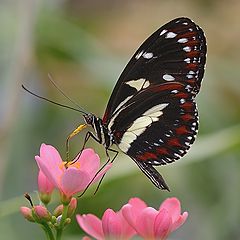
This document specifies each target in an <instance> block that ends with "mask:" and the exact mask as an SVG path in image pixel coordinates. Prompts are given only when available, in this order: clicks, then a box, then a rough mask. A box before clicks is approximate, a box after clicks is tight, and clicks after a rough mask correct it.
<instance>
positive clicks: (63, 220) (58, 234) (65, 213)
mask: <svg viewBox="0 0 240 240" xmlns="http://www.w3.org/2000/svg"><path fill="white" fill-rule="evenodd" d="M68 207H69V204H68V205H65V204H63V212H62V218H61V221H60V224H59V226H58V227H57V238H56V240H61V237H62V232H63V228H64V223H65V220H66V218H67V213H68Z"/></svg>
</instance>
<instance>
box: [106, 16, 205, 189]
mask: <svg viewBox="0 0 240 240" xmlns="http://www.w3.org/2000/svg"><path fill="white" fill-rule="evenodd" d="M205 61H206V40H205V37H204V33H203V31H202V30H201V29H200V28H199V27H198V26H197V25H196V24H195V23H193V22H192V21H191V20H190V19H188V18H177V19H175V20H172V21H170V22H169V23H167V24H165V25H164V26H162V27H161V28H159V29H158V30H157V31H156V32H154V33H153V34H152V35H151V36H150V37H149V38H148V39H147V40H146V41H145V42H143V44H142V45H141V46H140V47H139V49H138V50H137V51H136V53H135V54H134V55H133V57H132V58H131V60H130V61H129V63H128V64H127V66H126V68H125V69H124V71H123V72H122V74H121V75H120V77H119V80H118V82H117V84H116V86H115V88H114V90H113V93H112V95H111V97H110V100H109V102H108V105H107V108H106V111H105V114H104V116H103V125H104V126H105V127H106V128H107V129H108V131H109V133H110V134H111V136H113V143H115V144H117V145H118V147H119V148H120V149H121V150H122V151H123V152H124V153H126V154H127V155H128V156H130V157H131V158H132V159H133V160H134V161H135V162H136V163H137V165H138V166H139V168H140V169H141V170H142V171H143V172H144V173H145V175H146V176H147V177H148V178H149V179H150V180H151V181H152V182H153V183H154V184H155V186H157V187H158V188H161V189H168V187H167V184H166V183H165V182H164V180H163V178H162V176H161V175H160V173H159V172H158V171H156V169H155V168H154V167H153V166H154V165H164V164H167V163H171V162H173V161H175V160H177V159H179V158H180V157H182V156H183V155H184V154H185V153H186V152H187V150H188V149H189V147H190V145H191V144H192V143H193V142H194V140H195V135H196V133H197V130H198V112H197V108H196V103H195V97H196V94H197V93H198V92H199V89H200V86H201V81H202V78H203V74H204V65H205Z"/></svg>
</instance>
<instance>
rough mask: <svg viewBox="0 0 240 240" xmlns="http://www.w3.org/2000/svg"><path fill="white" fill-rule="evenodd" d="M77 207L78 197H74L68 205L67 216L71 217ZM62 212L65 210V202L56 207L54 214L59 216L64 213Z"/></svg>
mask: <svg viewBox="0 0 240 240" xmlns="http://www.w3.org/2000/svg"><path fill="white" fill-rule="evenodd" d="M76 208H77V199H76V198H72V199H71V201H70V203H69V206H68V213H67V216H68V217H71V216H72V215H73V214H74V212H75V210H76ZM62 212H63V204H61V205H59V206H57V207H56V208H55V210H54V211H53V215H54V216H56V217H58V216H60V215H62Z"/></svg>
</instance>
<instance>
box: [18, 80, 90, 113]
mask: <svg viewBox="0 0 240 240" xmlns="http://www.w3.org/2000/svg"><path fill="white" fill-rule="evenodd" d="M22 88H23V89H24V90H25V91H26V92H28V93H30V94H31V95H33V96H35V97H37V98H39V99H42V100H44V101H47V102H50V103H52V104H54V105H57V106H60V107H64V108H68V109H71V110H74V111H76V112H80V113H82V114H86V112H84V111H82V110H80V109H76V108H73V107H70V106H67V105H64V104H61V103H57V102H55V101H53V100H50V99H48V98H45V97H42V96H40V95H38V94H36V93H34V92H32V91H31V90H29V89H28V88H26V87H25V86H24V85H23V84H22Z"/></svg>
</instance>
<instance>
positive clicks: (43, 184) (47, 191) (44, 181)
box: [38, 170, 54, 204]
mask: <svg viewBox="0 0 240 240" xmlns="http://www.w3.org/2000/svg"><path fill="white" fill-rule="evenodd" d="M53 189H54V186H53V184H52V183H51V182H50V181H49V180H48V178H47V177H46V176H45V175H44V174H43V172H42V171H41V170H40V171H39V174H38V190H39V196H40V199H41V201H42V202H43V203H44V204H48V203H49V202H50V200H51V195H52V191H53Z"/></svg>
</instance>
